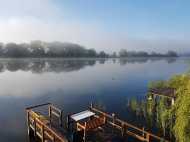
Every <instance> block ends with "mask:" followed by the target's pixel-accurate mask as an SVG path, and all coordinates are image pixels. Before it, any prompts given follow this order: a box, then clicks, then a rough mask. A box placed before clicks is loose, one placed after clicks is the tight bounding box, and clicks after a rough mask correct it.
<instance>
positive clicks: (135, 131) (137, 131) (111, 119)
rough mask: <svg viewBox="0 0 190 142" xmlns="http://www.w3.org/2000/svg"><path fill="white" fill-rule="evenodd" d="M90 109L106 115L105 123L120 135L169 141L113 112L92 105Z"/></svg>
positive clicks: (143, 139) (142, 139)
mask: <svg viewBox="0 0 190 142" xmlns="http://www.w3.org/2000/svg"><path fill="white" fill-rule="evenodd" d="M90 110H92V111H94V112H95V113H96V114H100V115H104V116H105V117H106V123H107V124H109V125H111V126H112V127H113V128H114V129H117V130H120V132H121V135H122V136H124V135H125V134H127V135H130V136H132V137H134V138H136V139H138V140H140V141H145V142H151V140H152V142H154V141H155V140H157V141H162V142H169V141H168V140H165V139H164V138H162V137H159V136H156V135H155V134H152V133H150V132H147V131H145V130H144V128H139V127H137V126H134V125H132V124H129V123H128V122H125V121H123V120H121V119H118V118H116V116H115V114H111V115H110V114H108V113H106V112H103V111H101V110H99V109H97V108H95V107H93V105H91V106H90Z"/></svg>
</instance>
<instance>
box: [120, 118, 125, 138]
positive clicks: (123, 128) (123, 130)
mask: <svg viewBox="0 0 190 142" xmlns="http://www.w3.org/2000/svg"><path fill="white" fill-rule="evenodd" d="M121 126H122V130H121V135H122V137H123V136H124V134H125V123H124V122H122V124H121Z"/></svg>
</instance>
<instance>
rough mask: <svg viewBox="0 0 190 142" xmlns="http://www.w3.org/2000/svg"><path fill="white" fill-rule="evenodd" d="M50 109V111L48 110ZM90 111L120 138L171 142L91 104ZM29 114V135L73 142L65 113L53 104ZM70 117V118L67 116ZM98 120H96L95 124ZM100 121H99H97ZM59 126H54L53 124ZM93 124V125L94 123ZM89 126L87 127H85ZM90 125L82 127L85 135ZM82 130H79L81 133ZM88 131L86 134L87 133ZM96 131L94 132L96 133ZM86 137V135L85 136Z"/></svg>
mask: <svg viewBox="0 0 190 142" xmlns="http://www.w3.org/2000/svg"><path fill="white" fill-rule="evenodd" d="M43 107H46V113H44V111H41V112H40V111H39V110H38V109H39V108H43ZM47 108H48V109H47ZM89 110H90V111H92V112H94V113H95V117H97V118H103V119H102V120H103V121H102V122H103V123H102V125H103V126H102V128H103V127H110V126H111V127H112V129H113V130H117V131H118V130H119V132H120V136H122V137H125V136H131V137H133V138H136V139H138V140H139V141H142V142H155V141H162V142H169V141H167V140H165V139H164V138H162V137H159V136H156V135H154V134H152V133H150V132H147V131H145V130H144V128H139V127H136V126H134V125H132V124H130V123H128V122H126V121H123V120H121V119H119V118H117V117H116V115H115V114H108V113H106V112H104V111H101V110H99V109H97V108H95V107H93V105H92V104H91V106H90V108H89ZM26 112H27V126H28V134H29V135H32V136H34V137H36V136H38V138H40V139H41V141H42V142H47V141H48V142H72V141H69V140H68V139H69V138H68V135H69V132H67V129H66V128H65V129H63V127H62V125H63V122H62V121H63V118H62V117H63V111H62V110H60V109H58V108H57V107H55V106H54V105H52V104H51V103H46V104H42V105H36V106H32V107H28V108H26ZM67 117H68V116H67ZM95 120H96V119H94V122H95ZM97 120H98V119H97ZM55 122H56V123H57V124H53V123H55ZM94 122H93V123H94ZM85 126H87V125H85ZM90 126H91V125H90V124H89V129H86V128H88V127H83V126H82V127H80V126H78V128H83V131H84V133H86V132H88V131H90V130H91V128H90ZM80 130H81V129H78V131H80ZM85 131H86V132H85ZM95 132H96V131H93V133H95ZM84 136H86V135H84ZM85 141H88V140H86V138H84V139H83V142H85Z"/></svg>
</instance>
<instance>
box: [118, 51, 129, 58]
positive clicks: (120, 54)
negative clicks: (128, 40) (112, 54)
mask: <svg viewBox="0 0 190 142" xmlns="http://www.w3.org/2000/svg"><path fill="white" fill-rule="evenodd" d="M127 55H128V53H127V50H126V49H121V50H120V51H119V57H127Z"/></svg>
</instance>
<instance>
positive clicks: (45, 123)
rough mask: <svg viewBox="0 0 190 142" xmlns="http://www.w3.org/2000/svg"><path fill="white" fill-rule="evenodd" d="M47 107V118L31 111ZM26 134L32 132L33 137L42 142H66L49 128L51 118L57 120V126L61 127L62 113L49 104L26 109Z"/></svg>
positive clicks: (55, 131)
mask: <svg viewBox="0 0 190 142" xmlns="http://www.w3.org/2000/svg"><path fill="white" fill-rule="evenodd" d="M43 106H48V116H47V117H46V116H44V115H41V114H38V113H37V112H35V111H34V110H33V109H35V108H38V107H43ZM26 112H27V124H28V133H31V130H32V131H33V134H34V136H38V137H39V138H40V139H41V141H42V142H45V140H50V141H52V142H68V141H67V139H66V138H65V137H64V136H63V134H61V133H60V132H59V131H57V130H56V129H55V128H54V127H52V126H51V121H52V116H53V115H54V116H55V117H57V118H58V119H59V124H60V125H62V111H61V110H60V109H58V108H56V107H55V106H53V105H52V104H51V103H46V104H42V105H36V106H32V107H28V108H26Z"/></svg>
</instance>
